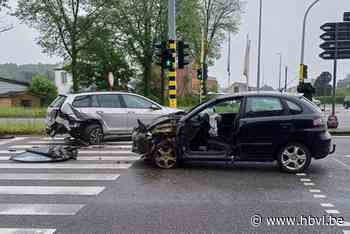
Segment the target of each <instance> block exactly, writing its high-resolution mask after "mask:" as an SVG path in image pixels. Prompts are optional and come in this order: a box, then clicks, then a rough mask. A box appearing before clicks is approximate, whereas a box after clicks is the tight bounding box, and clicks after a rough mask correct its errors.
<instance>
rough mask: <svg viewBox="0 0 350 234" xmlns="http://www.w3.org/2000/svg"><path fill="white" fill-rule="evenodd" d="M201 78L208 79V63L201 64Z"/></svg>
mask: <svg viewBox="0 0 350 234" xmlns="http://www.w3.org/2000/svg"><path fill="white" fill-rule="evenodd" d="M203 69H204V71H203V78H204V80H208V64H203Z"/></svg>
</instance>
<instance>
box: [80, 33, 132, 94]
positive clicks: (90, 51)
mask: <svg viewBox="0 0 350 234" xmlns="http://www.w3.org/2000/svg"><path fill="white" fill-rule="evenodd" d="M96 27H98V26H96ZM87 33H91V34H94V35H88V36H84V38H82V41H84V39H86V40H88V38H89V37H91V38H93V40H91V41H90V43H89V44H88V45H87V46H86V47H85V48H84V49H83V50H82V51H81V53H80V58H79V60H78V67H77V70H78V74H79V79H81V80H84V81H85V82H86V83H87V84H86V86H90V85H96V87H97V89H98V90H106V89H108V74H109V72H112V73H113V75H114V87H113V89H114V90H127V89H128V87H127V85H128V83H129V81H130V78H131V77H133V76H134V73H135V71H134V69H132V68H130V65H129V63H128V62H127V60H126V53H125V51H123V49H122V48H120V47H118V46H116V43H115V42H114V40H113V32H112V31H111V30H109V29H108V28H102V29H96V30H94V29H92V30H90V31H89V32H87Z"/></svg>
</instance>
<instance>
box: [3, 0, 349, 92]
mask: <svg viewBox="0 0 350 234" xmlns="http://www.w3.org/2000/svg"><path fill="white" fill-rule="evenodd" d="M312 1H313V0H263V34H262V63H261V76H262V77H261V78H262V82H263V84H268V85H271V86H273V87H277V86H278V69H279V67H278V65H279V56H278V55H277V53H278V52H281V53H282V54H283V66H285V65H287V66H288V67H289V73H288V75H289V78H290V82H291V83H290V85H293V84H297V82H298V80H297V74H298V64H299V60H300V37H301V25H302V18H303V15H304V12H305V9H306V8H307V6H308V5H309V4H310V3H311V2H312ZM10 2H11V3H12V5H14V4H15V2H16V0H10ZM258 9H259V0H246V5H245V12H244V14H243V15H242V22H241V26H240V31H239V33H237V34H236V35H232V37H231V73H232V75H231V80H232V81H243V78H242V70H243V60H244V50H245V47H246V37H247V34H249V37H250V39H251V40H252V48H251V67H250V73H251V77H250V84H251V85H256V68H257V65H256V64H257V38H258ZM344 11H350V1H349V0H321V1H320V2H319V3H318V5H316V6H315V7H314V8H313V10H312V11H311V13H310V16H309V20H308V25H307V36H306V52H305V63H306V64H308V65H309V74H310V76H311V77H317V76H318V75H319V74H320V73H321V72H322V71H330V72H331V71H332V69H333V65H332V62H330V61H324V60H322V59H320V58H319V57H318V54H319V53H320V52H321V49H319V47H318V46H319V44H320V43H321V40H320V39H319V35H320V34H321V33H322V31H321V30H320V26H321V25H322V24H323V23H325V22H329V21H341V20H342V15H343V12H344ZM0 21H3V22H9V23H12V24H13V25H14V26H15V27H14V29H13V30H11V31H9V32H7V33H5V34H2V35H0V63H7V62H13V63H18V64H25V63H38V62H42V63H55V62H59V61H60V60H59V58H55V57H53V58H50V57H48V56H46V55H45V54H42V53H41V49H40V47H38V46H37V45H36V44H35V38H36V36H37V33H36V32H35V30H32V29H29V28H28V27H26V26H25V25H21V24H19V22H18V21H17V20H16V18H13V17H9V16H3V17H1V18H0ZM226 70H227V43H226V42H225V43H224V44H223V45H222V57H221V59H220V60H218V61H217V62H216V63H215V66H214V67H210V70H209V71H210V75H212V76H216V77H217V78H218V80H219V82H220V84H221V86H226V85H227V72H226ZM338 70H339V73H338V77H339V78H344V77H345V75H346V74H347V73H350V61H341V62H340V63H339V68H338Z"/></svg>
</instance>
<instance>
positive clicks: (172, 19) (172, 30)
mask: <svg viewBox="0 0 350 234" xmlns="http://www.w3.org/2000/svg"><path fill="white" fill-rule="evenodd" d="M168 30H169V31H168V37H169V42H168V49H169V50H170V52H171V54H172V58H173V65H172V67H171V68H170V69H169V71H168V78H169V85H168V87H169V106H170V107H171V108H176V107H177V100H176V57H177V56H176V6H175V0H168Z"/></svg>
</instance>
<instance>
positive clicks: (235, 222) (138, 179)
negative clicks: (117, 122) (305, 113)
mask: <svg viewBox="0 0 350 234" xmlns="http://www.w3.org/2000/svg"><path fill="white" fill-rule="evenodd" d="M36 140H37V139H36ZM334 140H335V143H336V144H337V153H336V154H335V155H331V156H329V157H328V158H326V159H324V160H319V161H313V162H312V165H311V167H310V169H309V171H308V172H307V173H306V175H295V174H285V173H281V172H279V171H278V169H277V167H276V165H274V164H271V163H237V164H235V165H225V164H222V163H191V164H189V163H188V164H185V165H184V166H183V167H182V168H178V169H175V170H159V169H155V168H153V167H152V166H149V165H147V164H145V163H143V162H142V161H136V162H135V163H133V164H132V166H131V167H125V168H123V169H115V168H109V169H105V168H103V167H102V166H101V167H99V166H96V168H91V169H81V168H79V167H78V168H76V169H57V168H54V169H23V168H22V169H20V168H16V167H14V168H11V169H0V188H1V187H2V186H19V187H23V186H29V185H30V186H53V187H55V186H78V187H80V188H81V190H83V189H84V187H86V186H90V187H91V186H93V187H98V186H99V187H101V186H103V187H104V190H103V191H102V192H100V193H98V194H96V195H88V196H81V195H67V194H63V195H62V194H61V195H59V194H51V195H35V194H31V195H23V194H20V193H21V192H22V191H21V190H20V191H19V192H18V193H19V194H3V192H1V190H0V233H3V232H1V230H6V229H9V228H35V229H41V230H43V229H52V230H54V231H55V233H84V234H88V233H295V232H298V233H346V232H344V230H350V225H349V224H348V225H349V226H343V227H339V226H332V227H331V226H322V225H315V224H314V225H310V226H306V225H295V226H269V225H268V224H267V221H266V217H268V216H272V217H286V216H288V217H292V216H295V217H300V216H305V217H306V216H313V217H322V216H327V217H328V216H330V215H332V216H333V217H338V218H344V220H345V221H348V222H350V196H349V193H350V182H349V181H350V144H349V143H350V137H337V138H335V139H334ZM28 142H33V138H30V139H24V140H22V141H18V142H13V143H10V144H6V145H0V150H7V149H8V148H9V147H15V146H14V145H17V144H18V145H26V144H29V143H28ZM107 147H108V146H107ZM89 150H94V149H86V151H89ZM107 150H111V149H107V148H104V149H102V150H99V151H101V153H99V154H98V155H99V156H104V155H105V157H109V156H113V157H115V158H117V157H122V156H123V157H128V154H127V153H125V149H117V148H113V149H112V150H113V151H118V150H119V151H120V152H121V153H119V154H118V153H117V154H116V155H107V153H106V152H107ZM103 152H105V153H103ZM109 153H113V152H109ZM2 156H3V154H2ZM93 156H96V155H94V154H87V155H86V156H85V155H84V157H93ZM129 156H130V155H129ZM347 156H349V157H347ZM115 158H114V159H113V160H116V159H115ZM81 160H83V158H81ZM113 160H112V159H111V160H110V161H109V160H108V161H103V162H101V161H89V163H90V164H92V165H98V164H102V163H103V164H106V163H107V164H108V163H109V164H113V163H115V162H114V161H113ZM2 163H8V162H6V161H4V162H1V163H0V168H1V165H2ZM66 163H68V164H71V163H76V164H82V163H86V162H85V161H79V160H78V161H77V162H66ZM66 163H65V164H66ZM113 165H114V164H113ZM123 165H124V164H123ZM73 172H74V173H79V174H85V175H86V174H90V175H95V174H96V173H99V174H101V173H109V174H118V175H120V177H118V178H117V179H115V180H111V181H94V180H87V181H76V180H72V181H67V180H59V179H57V180H55V181H45V180H43V181H42V180H41V181H39V180H28V181H24V180H2V179H1V178H2V176H3V174H5V173H14V174H23V173H63V174H64V173H67V174H68V173H73ZM301 180H303V181H301ZM310 183H311V184H310ZM310 190H311V191H310ZM315 195H316V196H315ZM322 195H323V196H322ZM3 204H57V205H60V204H66V205H74V204H84V206H83V207H82V208H81V209H79V210H78V211H77V212H76V213H75V214H73V215H23V214H16V215H6V214H5V215H4V214H1V212H5V213H6V212H8V211H9V210H11V209H7V210H4V209H2V208H1V205H3ZM330 205H332V207H329V206H330ZM323 206H328V207H323ZM10 208H11V207H10ZM44 210H45V209H44ZM20 212H22V211H20ZM38 212H40V210H38ZM327 212H328V213H327ZM329 213H333V214H329ZM253 215H260V216H261V218H262V223H261V224H260V225H259V226H258V227H254V226H253V225H252V224H251V217H252V216H253ZM1 228H2V229H1ZM12 230H13V229H12ZM30 233H34V232H30ZM47 233H49V232H47ZM51 233H52V232H51Z"/></svg>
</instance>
